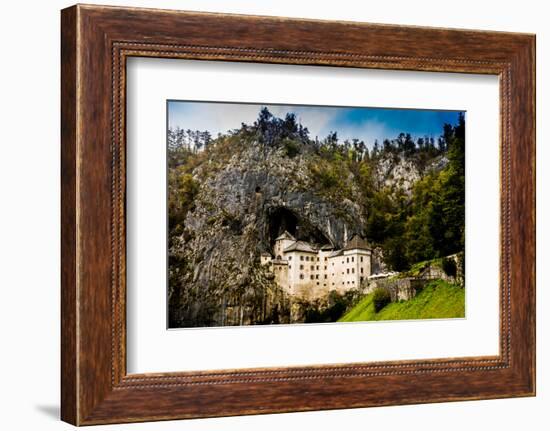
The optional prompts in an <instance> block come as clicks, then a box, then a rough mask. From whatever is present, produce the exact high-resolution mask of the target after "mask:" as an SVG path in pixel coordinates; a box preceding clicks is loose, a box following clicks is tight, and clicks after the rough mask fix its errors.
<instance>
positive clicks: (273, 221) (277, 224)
mask: <svg viewBox="0 0 550 431" xmlns="http://www.w3.org/2000/svg"><path fill="white" fill-rule="evenodd" d="M267 227H268V239H269V243H270V245H271V247H273V245H274V244H275V239H276V238H277V237H278V236H279V235H281V234H282V233H283V232H284V231H287V232H288V233H290V234H291V235H292V236H294V237H295V238H296V239H297V240H300V241H307V242H309V243H312V244H318V245H324V244H330V241H329V240H328V238H327V237H326V236H325V235H324V234H323V232H321V230H319V229H318V228H317V227H315V226H313V225H312V224H311V223H310V222H308V221H307V220H304V219H303V218H301V217H300V216H299V215H298V214H296V213H295V212H294V211H292V210H290V209H288V208H285V207H277V208H274V209H272V210H271V211H269V212H268V214H267Z"/></svg>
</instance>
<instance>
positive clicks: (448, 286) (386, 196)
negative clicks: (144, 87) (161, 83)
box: [166, 100, 466, 328]
mask: <svg viewBox="0 0 550 431" xmlns="http://www.w3.org/2000/svg"><path fill="white" fill-rule="evenodd" d="M465 123H466V112H464V111H458V110H457V111H449V110H426V109H401V108H395V107H346V106H312V105H281V104H257V103H235V102H232V103H227V102H206V101H184V100H168V101H167V136H166V145H167V206H168V208H167V219H168V220H167V256H168V259H167V261H168V268H167V274H168V304H167V306H168V310H167V321H168V328H192V327H195V328H197V327H223V326H243V325H271V324H297V323H301V324H304V323H306V324H308V323H346V322H365V321H391V320H414V319H449V318H464V317H465V288H466V287H465V281H464V280H465V256H464V255H465V247H464V244H465V127H466V124H465Z"/></svg>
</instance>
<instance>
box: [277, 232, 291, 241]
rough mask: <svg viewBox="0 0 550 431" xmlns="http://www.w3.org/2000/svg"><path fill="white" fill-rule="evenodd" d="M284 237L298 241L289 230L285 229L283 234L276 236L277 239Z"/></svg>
mask: <svg viewBox="0 0 550 431" xmlns="http://www.w3.org/2000/svg"><path fill="white" fill-rule="evenodd" d="M283 239H289V240H291V241H296V238H294V237H293V236H292V235H291V234H289V233H288V231H286V230H285V231H284V232H283V233H282V234H281V235H279V236H278V237H277V238H275V241H280V240H283Z"/></svg>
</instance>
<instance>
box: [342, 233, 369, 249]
mask: <svg viewBox="0 0 550 431" xmlns="http://www.w3.org/2000/svg"><path fill="white" fill-rule="evenodd" d="M356 249H362V250H370V249H371V248H370V246H369V244H368V243H367V241H366V240H364V239H363V238H361V237H360V236H359V235H354V236H353V238H352V239H351V240H349V241H348V243H347V244H346V246H345V247H344V250H356Z"/></svg>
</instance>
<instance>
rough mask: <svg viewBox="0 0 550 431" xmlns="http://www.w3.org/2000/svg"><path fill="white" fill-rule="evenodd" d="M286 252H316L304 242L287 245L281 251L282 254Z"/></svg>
mask: <svg viewBox="0 0 550 431" xmlns="http://www.w3.org/2000/svg"><path fill="white" fill-rule="evenodd" d="M288 251H303V252H306V253H317V250H316V249H315V248H314V247H313V246H312V245H311V244H309V243H307V242H304V241H296V242H295V243H293V244H291V245H289V246H288V247H287V248H285V249H284V250H283V252H285V253H286V252H288Z"/></svg>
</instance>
